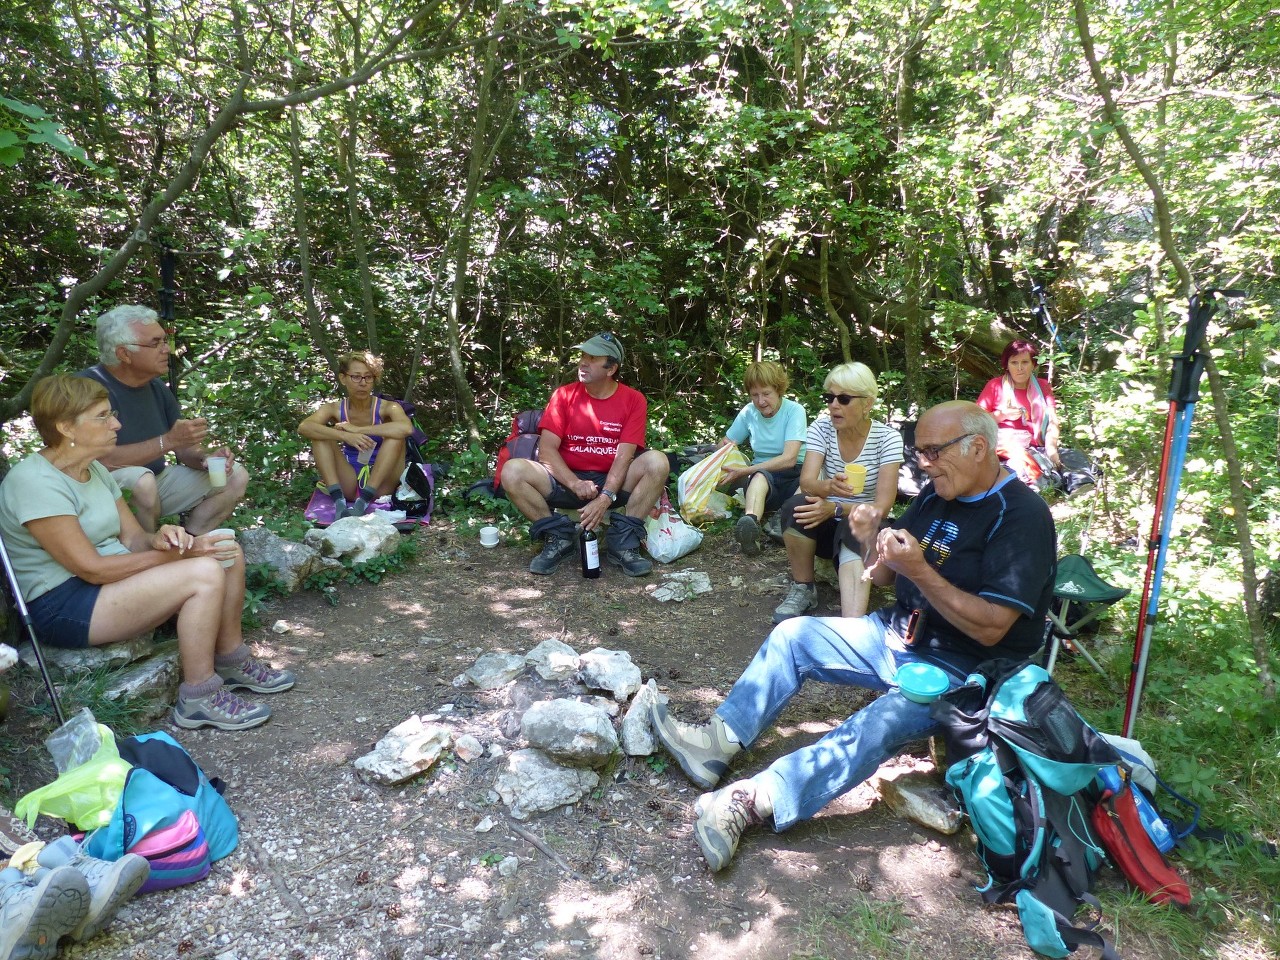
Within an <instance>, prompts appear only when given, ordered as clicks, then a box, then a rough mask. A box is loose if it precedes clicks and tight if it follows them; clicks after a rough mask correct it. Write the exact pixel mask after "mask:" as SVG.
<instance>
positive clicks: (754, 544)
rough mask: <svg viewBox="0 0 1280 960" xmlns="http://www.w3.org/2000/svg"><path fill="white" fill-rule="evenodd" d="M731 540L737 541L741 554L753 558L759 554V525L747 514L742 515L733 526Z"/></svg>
mask: <svg viewBox="0 0 1280 960" xmlns="http://www.w3.org/2000/svg"><path fill="white" fill-rule="evenodd" d="M733 539H735V540H737V541H738V544H739V546H741V547H742V552H743V553H744V554H746V555H747V556H748V557H754V556H755V555H756V554H758V553H759V552H760V523H759V521H757V520H756V518H755V517H753V516H752V515H751V514H749V513H744V514H743V515H742V517H741V518H740V519H739V520H738V522H737V523H736V524H734V526H733Z"/></svg>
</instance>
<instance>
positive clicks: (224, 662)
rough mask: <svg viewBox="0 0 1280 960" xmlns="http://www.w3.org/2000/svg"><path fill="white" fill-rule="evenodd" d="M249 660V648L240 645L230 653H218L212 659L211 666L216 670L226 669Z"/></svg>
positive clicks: (245, 645)
mask: <svg viewBox="0 0 1280 960" xmlns="http://www.w3.org/2000/svg"><path fill="white" fill-rule="evenodd" d="M248 659H249V647H248V645H247V644H243V643H242V644H240V646H238V647H236V648H235V649H234V650H232V651H231V652H230V653H219V654H216V655H215V656H214V658H213V665H214V666H215V667H217V668H218V669H225V668H227V667H238V666H240V664H242V663H244V662H245V661H246V660H248Z"/></svg>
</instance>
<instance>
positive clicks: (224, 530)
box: [208, 457, 236, 567]
mask: <svg viewBox="0 0 1280 960" xmlns="http://www.w3.org/2000/svg"><path fill="white" fill-rule="evenodd" d="M219 459H222V458H221V457H219ZM208 536H210V537H214V538H215V539H218V540H226V539H227V538H228V537H230V538H231V539H232V540H234V539H235V538H236V532H235V531H234V530H232V529H231V528H230V527H219V528H218V529H217V530H210V531H209V533H208ZM218 562H219V563H220V564H222V565H223V566H224V567H234V566H235V564H236V560H235V557H232V558H231V559H230V560H219V561H218Z"/></svg>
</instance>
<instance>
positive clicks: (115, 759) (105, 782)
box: [13, 724, 130, 831]
mask: <svg viewBox="0 0 1280 960" xmlns="http://www.w3.org/2000/svg"><path fill="white" fill-rule="evenodd" d="M98 735H99V736H100V737H101V738H102V746H100V747H99V748H98V751H97V752H96V753H95V754H94V755H93V756H92V757H91V758H90V759H89V760H86V761H85V762H84V763H82V764H80V765H79V766H78V767H72V768H71V769H70V770H68V771H66V772H65V773H63V774H61V775H60V776H59V777H58V779H57V780H55V781H53V783H51V784H49V785H48V786H45V787H40V788H39V789H38V790H32V791H31V792H30V793H28V794H27V795H26V796H25V797H23V798H22V799H21V800H19V801H18V802H17V804H16V805H15V806H14V808H13V812H14V813H15V814H17V815H18V816H19V817H23V818H24V819H26V821H27V826H28V827H34V826H35V823H36V817H38V816H40V814H42V813H43V814H45V815H46V816H50V817H58V818H59V819H62V820H66V821H67V822H68V823H73V824H75V825H76V826H77V827H79V828H80V829H81V830H86V831H88V830H96V829H97V828H98V827H105V826H106V825H107V824H108V823H110V822H111V816H112V814H113V813H115V809H116V804H118V803H119V802H120V794H121V793H123V792H124V781H125V777H126V776H127V775H128V773H129V767H130V764H129V762H128V761H127V760H123V759H121V757H120V751H118V750H117V749H116V738H115V734H113V733H112V732H111V729H110V728H109V727H105V726H103V725H102V724H98Z"/></svg>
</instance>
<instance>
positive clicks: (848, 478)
mask: <svg viewBox="0 0 1280 960" xmlns="http://www.w3.org/2000/svg"><path fill="white" fill-rule="evenodd" d="M844 482H845V486H847V487H848V488H849V489H850V490H852V491H853V493H854V496H857V495H858V494H860V493H861V492H862V491H863V489H864V488H865V487H866V485H867V468H866V467H864V466H863V465H862V464H860V463H846V464H845V465H844Z"/></svg>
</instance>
